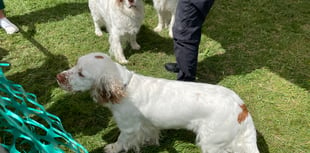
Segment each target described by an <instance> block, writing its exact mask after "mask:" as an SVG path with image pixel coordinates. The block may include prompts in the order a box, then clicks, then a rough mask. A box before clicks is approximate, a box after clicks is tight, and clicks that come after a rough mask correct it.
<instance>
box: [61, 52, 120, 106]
mask: <svg viewBox="0 0 310 153" xmlns="http://www.w3.org/2000/svg"><path fill="white" fill-rule="evenodd" d="M120 77H121V76H120V75H119V73H118V67H117V65H116V63H114V62H113V61H112V60H111V59H110V57H109V56H107V55H106V54H103V53H90V54H87V55H85V56H82V57H80V58H79V59H78V62H77V64H76V65H75V66H73V67H72V68H70V69H69V70H65V71H63V72H61V73H59V74H57V76H56V78H57V82H58V84H59V86H60V87H61V88H62V89H64V90H67V91H69V92H79V91H81V92H83V91H87V90H91V92H92V96H93V98H94V100H95V101H97V102H100V103H106V102H113V103H117V102H118V101H119V100H120V98H121V97H123V96H124V89H123V88H124V85H123V84H122V83H121V79H120Z"/></svg>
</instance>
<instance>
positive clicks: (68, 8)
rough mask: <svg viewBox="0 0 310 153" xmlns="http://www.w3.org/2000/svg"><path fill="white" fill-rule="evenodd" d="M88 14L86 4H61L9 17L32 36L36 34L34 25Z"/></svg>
mask: <svg viewBox="0 0 310 153" xmlns="http://www.w3.org/2000/svg"><path fill="white" fill-rule="evenodd" d="M84 12H89V9H88V4H87V3H63V4H58V5H56V6H55V7H51V8H46V9H42V10H38V11H34V12H31V13H27V14H24V15H19V16H13V17H10V20H12V21H13V22H14V23H16V25H19V26H20V25H26V26H28V30H27V33H28V35H30V36H33V35H34V34H35V33H36V27H35V24H39V23H46V22H54V21H61V20H63V19H64V18H66V17H67V16H75V15H79V14H82V13H84Z"/></svg>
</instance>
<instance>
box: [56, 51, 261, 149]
mask: <svg viewBox="0 0 310 153" xmlns="http://www.w3.org/2000/svg"><path fill="white" fill-rule="evenodd" d="M57 81H58V84H59V85H60V86H61V87H62V88H63V89H65V90H67V91H70V92H77V91H87V90H90V91H91V95H92V97H93V99H94V100H95V101H96V102H97V103H99V104H102V105H104V106H106V107H108V108H109V109H110V110H111V111H112V114H113V116H114V118H115V121H116V123H117V126H118V128H119V129H120V131H121V133H120V135H119V137H118V140H117V141H116V142H115V143H112V144H108V145H107V146H106V147H105V148H104V149H105V152H106V153H118V152H120V151H122V150H125V151H127V150H129V149H135V150H136V151H139V146H141V145H143V144H149V143H154V144H158V139H159V135H160V130H161V129H181V128H182V129H187V130H192V131H193V132H195V133H196V134H197V139H196V141H197V144H198V145H199V146H200V147H201V149H202V152H203V153H226V152H234V153H258V152H259V151H258V148H257V145H256V130H255V127H254V124H253V121H252V117H251V115H250V114H249V112H248V110H247V108H246V106H245V104H244V103H243V102H242V100H241V99H240V98H239V96H238V95H237V94H236V93H234V92H233V91H231V90H229V89H227V88H225V87H222V86H218V85H211V84H205V83H193V82H181V81H174V80H166V79H159V78H153V77H147V76H142V75H139V74H136V73H134V72H132V71H129V70H127V69H126V68H125V67H123V66H121V65H120V64H118V63H115V62H113V61H112V60H111V59H110V58H109V57H108V56H107V55H105V54H103V53H90V54H87V55H85V56H82V57H80V58H79V60H78V62H77V65H75V66H74V67H72V68H71V69H69V70H67V71H63V72H61V73H59V74H58V75H57Z"/></svg>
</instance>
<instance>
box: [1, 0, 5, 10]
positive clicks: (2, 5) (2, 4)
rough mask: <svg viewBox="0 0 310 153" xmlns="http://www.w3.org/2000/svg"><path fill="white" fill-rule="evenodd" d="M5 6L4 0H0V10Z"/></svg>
mask: <svg viewBox="0 0 310 153" xmlns="http://www.w3.org/2000/svg"><path fill="white" fill-rule="evenodd" d="M4 8H5V6H4V3H3V0H0V10H3V9H4Z"/></svg>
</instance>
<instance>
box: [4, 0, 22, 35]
mask: <svg viewBox="0 0 310 153" xmlns="http://www.w3.org/2000/svg"><path fill="white" fill-rule="evenodd" d="M4 8H5V6H4V3H3V0H0V27H2V28H3V29H4V30H5V31H6V33H7V34H13V33H15V32H17V31H18V30H19V29H18V28H17V27H16V26H15V25H14V24H13V23H12V22H11V21H10V20H8V19H7V18H6V17H5V14H4Z"/></svg>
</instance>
